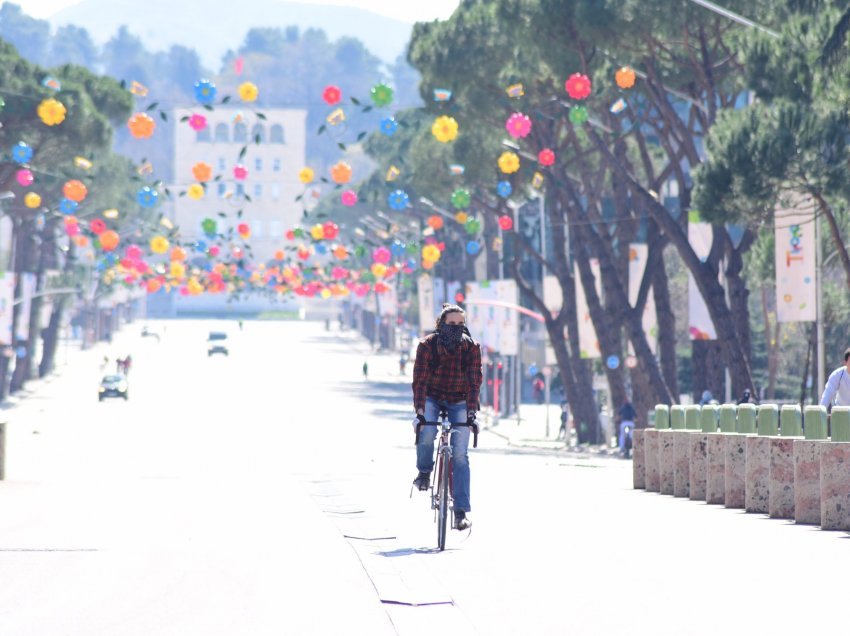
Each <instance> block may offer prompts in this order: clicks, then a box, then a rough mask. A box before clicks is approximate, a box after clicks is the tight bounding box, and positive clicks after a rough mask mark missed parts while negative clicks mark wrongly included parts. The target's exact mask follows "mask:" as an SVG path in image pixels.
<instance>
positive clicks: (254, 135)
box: [251, 124, 266, 144]
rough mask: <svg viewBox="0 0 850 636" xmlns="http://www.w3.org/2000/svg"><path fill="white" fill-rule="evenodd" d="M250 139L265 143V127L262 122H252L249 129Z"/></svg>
mask: <svg viewBox="0 0 850 636" xmlns="http://www.w3.org/2000/svg"><path fill="white" fill-rule="evenodd" d="M251 141H253V142H254V143H258V144H264V143H266V127H265V126H263V125H262V124H254V127H253V128H252V129H251Z"/></svg>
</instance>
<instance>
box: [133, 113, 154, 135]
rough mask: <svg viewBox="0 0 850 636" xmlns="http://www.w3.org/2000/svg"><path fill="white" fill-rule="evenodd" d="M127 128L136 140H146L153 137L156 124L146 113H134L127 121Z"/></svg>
mask: <svg viewBox="0 0 850 636" xmlns="http://www.w3.org/2000/svg"><path fill="white" fill-rule="evenodd" d="M127 128H129V129H130V134H131V135H133V137H135V138H136V139H147V138H149V137H150V136H151V135H153V131H154V129H155V128H156V122H155V121H154V120H153V118H152V117H151V116H150V115H148V114H147V113H136V114H135V115H133V116H132V117H130V119H128V120H127Z"/></svg>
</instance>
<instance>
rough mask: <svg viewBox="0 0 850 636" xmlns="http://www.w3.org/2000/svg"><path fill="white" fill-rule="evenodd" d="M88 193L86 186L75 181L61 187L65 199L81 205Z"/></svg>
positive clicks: (67, 182) (72, 180)
mask: <svg viewBox="0 0 850 636" xmlns="http://www.w3.org/2000/svg"><path fill="white" fill-rule="evenodd" d="M88 193H89V191H88V188H86V185H85V184H84V183H83V182H82V181H78V180H77V179H71V180H70V181H66V182H65V184H64V185H63V186H62V194H64V195H65V198H66V199H71V201H76V202H77V203H81V202H82V201H83V199H85V198H86V195H87V194H88Z"/></svg>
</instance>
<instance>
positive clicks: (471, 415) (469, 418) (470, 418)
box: [466, 411, 478, 426]
mask: <svg viewBox="0 0 850 636" xmlns="http://www.w3.org/2000/svg"><path fill="white" fill-rule="evenodd" d="M475 415H476V413H475V411H467V413H466V423H467V424H469V425H470V426H477V425H478V423H477V422H476V421H475Z"/></svg>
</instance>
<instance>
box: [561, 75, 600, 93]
mask: <svg viewBox="0 0 850 636" xmlns="http://www.w3.org/2000/svg"><path fill="white" fill-rule="evenodd" d="M564 88H565V89H566V90H567V95H569V96H570V97H572V98H573V99H587V98H588V97H589V96H590V91H591V90H593V84H592V83H591V81H590V78H589V77H588V76H587V75H583V74H582V73H573V74H572V75H570V77H569V79H568V80H567V81H566V83H565V84H564Z"/></svg>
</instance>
